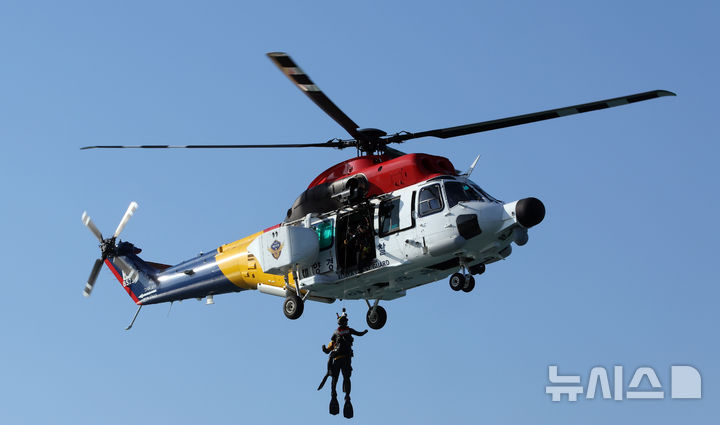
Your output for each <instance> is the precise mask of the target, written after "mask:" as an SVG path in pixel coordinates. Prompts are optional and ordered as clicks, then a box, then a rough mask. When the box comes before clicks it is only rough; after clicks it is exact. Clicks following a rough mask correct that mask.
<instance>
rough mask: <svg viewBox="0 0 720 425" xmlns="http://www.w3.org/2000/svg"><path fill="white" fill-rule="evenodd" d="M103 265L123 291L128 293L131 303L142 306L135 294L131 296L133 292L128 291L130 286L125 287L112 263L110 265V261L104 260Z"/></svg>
mask: <svg viewBox="0 0 720 425" xmlns="http://www.w3.org/2000/svg"><path fill="white" fill-rule="evenodd" d="M105 265H106V266H108V268H109V269H110V271H111V272H112V273H113V274H114V275H115V278H116V279H117V280H118V282H120V285H122V287H123V288H124V289H125V291H126V292H127V293H128V295H130V298H132V299H133V301H135V304H138V305H140V304H142V303H141V302H140V300H139V299H138V297H136V296H135V294H133V291H131V290H130V285H128V286H125V282H123V278H122V276H121V275H120V273H118V271H117V269H116V268H115V266H113V263H111V262H110V260H108V259H107V258H106V259H105Z"/></svg>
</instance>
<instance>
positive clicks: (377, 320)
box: [365, 305, 387, 330]
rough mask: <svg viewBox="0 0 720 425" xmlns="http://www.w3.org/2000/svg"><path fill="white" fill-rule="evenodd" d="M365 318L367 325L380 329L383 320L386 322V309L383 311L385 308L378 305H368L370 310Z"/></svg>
mask: <svg viewBox="0 0 720 425" xmlns="http://www.w3.org/2000/svg"><path fill="white" fill-rule="evenodd" d="M373 310H375V311H373ZM365 319H366V320H367V324H368V326H370V327H371V328H372V329H375V330H377V329H380V328H382V327H383V326H385V322H387V311H385V309H384V308H382V307H380V306H379V305H378V306H375V308H374V309H373V308H372V307H370V310H368V312H367V316H365Z"/></svg>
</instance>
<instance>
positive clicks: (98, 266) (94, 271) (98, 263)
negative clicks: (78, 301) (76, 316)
mask: <svg viewBox="0 0 720 425" xmlns="http://www.w3.org/2000/svg"><path fill="white" fill-rule="evenodd" d="M102 265H103V260H102V258H98V259H97V260H95V264H94V265H93V268H92V271H91V272H90V277H88V280H87V283H86V284H85V289H83V296H85V297H89V296H90V293H91V292H92V290H93V286H95V281H96V280H97V277H98V273H100V269H101V268H102Z"/></svg>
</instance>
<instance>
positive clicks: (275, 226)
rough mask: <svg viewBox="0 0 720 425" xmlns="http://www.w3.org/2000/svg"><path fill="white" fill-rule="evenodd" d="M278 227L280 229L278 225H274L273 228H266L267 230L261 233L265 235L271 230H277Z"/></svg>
mask: <svg viewBox="0 0 720 425" xmlns="http://www.w3.org/2000/svg"><path fill="white" fill-rule="evenodd" d="M278 227H280V225H279V224H276V225H274V226H272V227H268V228H267V229H265V230H263V233H267V232H269V231H271V230H275V229H277V228H278Z"/></svg>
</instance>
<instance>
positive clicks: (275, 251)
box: [268, 239, 283, 260]
mask: <svg viewBox="0 0 720 425" xmlns="http://www.w3.org/2000/svg"><path fill="white" fill-rule="evenodd" d="M282 249H283V244H281V243H280V241H278V240H277V239H275V241H273V243H272V244H271V245H270V248H269V249H268V251H270V254H272V256H273V258H274V259H276V260H277V259H278V258H280V254H281V253H282Z"/></svg>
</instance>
